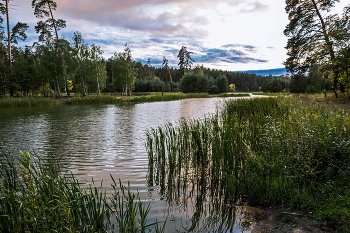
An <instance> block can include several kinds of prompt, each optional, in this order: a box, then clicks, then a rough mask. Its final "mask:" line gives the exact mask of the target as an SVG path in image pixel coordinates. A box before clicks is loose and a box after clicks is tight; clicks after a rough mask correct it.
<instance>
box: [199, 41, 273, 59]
mask: <svg viewBox="0 0 350 233" xmlns="http://www.w3.org/2000/svg"><path fill="white" fill-rule="evenodd" d="M232 47H235V48H236V47H240V48H241V49H232ZM227 48H229V49H227ZM242 49H243V50H245V51H242ZM253 49H254V50H255V46H251V45H235V44H230V45H223V46H222V48H212V49H206V50H205V51H202V53H201V54H198V55H196V54H195V55H194V56H193V58H194V59H195V61H196V62H197V63H211V64H215V63H239V64H247V63H267V62H268V60H265V59H260V58H254V57H252V55H251V54H248V53H251V52H252V51H253Z"/></svg>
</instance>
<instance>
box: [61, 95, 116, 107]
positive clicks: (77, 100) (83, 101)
mask: <svg viewBox="0 0 350 233" xmlns="http://www.w3.org/2000/svg"><path fill="white" fill-rule="evenodd" d="M121 101H122V99H121V97H115V96H111V95H100V96H87V97H73V98H68V99H63V100H62V104H66V105H87V104H117V103H120V102H121Z"/></svg>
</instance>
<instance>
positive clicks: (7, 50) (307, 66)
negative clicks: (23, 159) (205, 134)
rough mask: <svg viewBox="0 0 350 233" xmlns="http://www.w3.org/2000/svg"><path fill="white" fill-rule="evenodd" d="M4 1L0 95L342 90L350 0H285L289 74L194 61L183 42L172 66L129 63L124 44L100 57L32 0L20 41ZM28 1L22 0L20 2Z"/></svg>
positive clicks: (45, 3)
mask: <svg viewBox="0 0 350 233" xmlns="http://www.w3.org/2000/svg"><path fill="white" fill-rule="evenodd" d="M9 2H10V1H9V0H4V1H1V2H0V13H1V14H0V96H7V95H10V96H27V95H42V96H53V97H56V98H60V97H61V96H70V93H71V92H74V93H80V95H81V96H86V95H88V94H89V93H97V95H99V94H100V93H101V92H119V93H122V94H123V95H131V93H132V92H155V91H157V92H158V91H162V92H166V91H182V92H208V93H212V94H215V93H220V92H227V91H240V92H242V91H244V92H256V91H265V92H281V91H290V92H308V93H314V92H325V91H330V90H333V91H334V93H335V94H336V96H338V95H339V94H343V93H345V95H347V96H350V95H349V88H348V85H349V82H350V81H349V80H350V78H349V77H350V45H349V39H350V30H349V28H350V23H349V17H350V13H349V12H350V6H347V7H346V8H344V12H343V15H342V16H341V17H340V16H338V15H337V14H335V15H330V13H329V12H330V11H331V9H332V8H333V7H334V5H335V2H337V1H336V0H333V1H316V0H311V1H303V2H300V1H292V0H287V1H286V12H287V13H288V15H289V20H290V23H289V24H288V25H287V26H286V29H285V31H284V34H285V35H286V36H287V37H288V38H289V39H288V44H287V46H286V49H287V55H288V58H287V60H286V61H285V62H284V65H285V66H286V68H287V70H288V71H289V72H290V74H291V75H290V76H289V75H288V76H278V77H275V76H272V75H270V76H267V77H266V76H259V75H255V74H248V73H246V72H233V71H224V70H217V69H210V68H205V67H203V66H199V65H194V64H193V63H194V62H195V61H194V60H193V59H192V58H191V54H192V52H190V51H188V50H187V48H186V47H184V46H182V48H179V53H178V54H174V56H177V57H178V59H179V63H178V67H169V65H168V60H167V58H166V57H163V65H162V67H153V66H152V64H151V63H152V61H151V60H148V62H147V64H142V63H141V62H136V61H135V60H134V59H133V58H132V54H131V48H130V47H129V46H128V45H127V44H126V45H125V48H124V50H123V51H120V52H115V54H114V55H113V56H112V57H110V58H108V59H106V58H105V57H103V50H102V49H101V48H100V46H99V45H96V44H91V45H89V44H87V43H86V42H85V41H84V38H83V35H82V34H81V33H79V32H78V31H77V32H75V33H74V36H73V38H71V39H70V40H69V39H65V38H64V37H62V36H59V32H60V30H61V29H63V28H64V27H65V26H66V21H65V20H63V19H57V18H56V17H55V10H56V9H57V7H58V6H57V3H56V2H55V1H53V0H33V1H32V3H31V5H32V8H33V14H34V15H35V16H36V17H37V18H38V22H37V25H36V26H35V31H36V33H37V34H38V41H37V42H35V43H34V44H32V45H26V46H25V47H23V46H19V45H18V41H19V40H22V41H25V40H26V38H27V35H26V30H27V29H28V27H29V26H28V25H27V24H26V23H22V22H18V23H16V24H15V26H14V27H12V28H10V25H13V22H10V14H11V12H10V10H9ZM28 4H29V3H28Z"/></svg>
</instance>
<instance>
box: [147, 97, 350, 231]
mask: <svg viewBox="0 0 350 233" xmlns="http://www.w3.org/2000/svg"><path fill="white" fill-rule="evenodd" d="M349 119H350V116H349V113H348V112H347V111H345V110H343V109H339V108H336V107H334V106H331V105H324V104H314V103H308V102H306V103H305V102H300V101H296V100H295V99H291V98H282V97H279V98H257V99H249V100H247V99H240V100H232V101H227V102H226V104H225V107H224V110H223V112H221V113H217V114H216V115H213V116H212V117H209V118H207V119H204V120H192V121H186V122H181V123H180V125H179V126H178V127H173V126H172V125H166V126H164V127H160V128H158V129H154V130H152V131H150V132H149V133H148V144H147V145H148V153H149V158H150V171H149V173H150V174H151V173H153V175H149V179H152V182H155V183H156V184H161V183H162V182H163V183H165V182H168V183H169V182H171V184H178V183H181V182H182V181H188V180H196V181H197V182H198V183H199V184H201V185H203V186H204V187H203V188H202V190H206V191H205V192H209V193H210V195H214V196H219V197H222V198H224V199H225V200H226V203H227V202H229V203H241V202H247V203H249V204H250V205H264V206H286V207H293V208H298V209H301V210H305V211H312V212H314V213H318V217H320V218H322V219H324V220H327V221H329V222H332V223H335V225H337V226H338V230H339V229H346V227H344V226H347V224H348V222H349V220H350V215H348V214H344V213H347V212H350V206H349V205H348V203H349V202H348V200H349V195H348V194H349V193H350V192H349V191H350V186H349V183H350V131H349V130H350V124H349ZM164 179H165V180H164ZM160 186H161V187H163V188H165V189H166V188H168V189H169V185H160ZM164 192H166V191H164ZM334 197H339V198H337V202H335V201H334ZM337 205H338V207H339V208H336V207H335V206H337ZM345 232H347V231H345Z"/></svg>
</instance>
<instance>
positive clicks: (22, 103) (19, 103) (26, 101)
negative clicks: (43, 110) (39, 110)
mask: <svg viewBox="0 0 350 233" xmlns="http://www.w3.org/2000/svg"><path fill="white" fill-rule="evenodd" d="M59 104H60V102H59V101H57V100H55V99H51V98H33V97H24V98H20V97H16V98H0V108H9V107H34V106H54V105H59Z"/></svg>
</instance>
